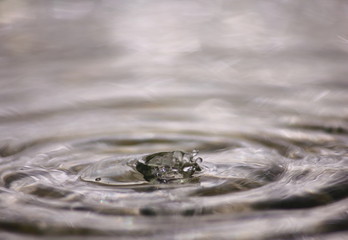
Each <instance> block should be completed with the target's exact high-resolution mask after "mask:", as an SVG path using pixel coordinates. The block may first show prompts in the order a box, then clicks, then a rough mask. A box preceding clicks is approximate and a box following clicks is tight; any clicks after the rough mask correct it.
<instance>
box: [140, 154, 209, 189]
mask: <svg viewBox="0 0 348 240" xmlns="http://www.w3.org/2000/svg"><path fill="white" fill-rule="evenodd" d="M197 154H198V151H197V150H194V151H192V153H185V152H181V151H174V152H159V153H154V154H151V155H148V156H146V157H144V158H142V159H140V160H139V161H138V162H137V164H136V169H137V170H138V171H139V172H140V173H142V174H143V175H144V179H145V180H147V181H158V182H161V183H167V182H170V181H173V180H177V179H188V178H191V177H192V175H193V174H194V173H195V172H200V171H202V169H201V167H200V166H199V164H198V162H202V161H203V160H202V158H196V155H197Z"/></svg>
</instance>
